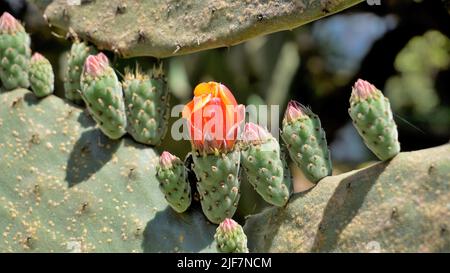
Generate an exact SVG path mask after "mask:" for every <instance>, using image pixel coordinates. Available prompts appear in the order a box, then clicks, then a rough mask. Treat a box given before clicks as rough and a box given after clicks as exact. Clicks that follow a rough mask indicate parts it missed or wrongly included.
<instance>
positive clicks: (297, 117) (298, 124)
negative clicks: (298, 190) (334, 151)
mask: <svg viewBox="0 0 450 273" xmlns="http://www.w3.org/2000/svg"><path fill="white" fill-rule="evenodd" d="M281 137H282V138H283V140H284V142H285V143H286V145H287V148H288V150H289V155H290V156H291V158H292V160H293V161H294V162H295V163H296V164H297V166H298V167H299V168H300V169H301V170H302V171H303V173H304V174H305V176H306V177H307V178H308V179H309V180H310V181H311V182H313V183H317V182H318V181H319V180H320V179H322V178H324V177H325V176H328V175H331V172H332V164H331V157H330V151H329V150H328V146H327V139H326V136H325V131H324V130H323V128H322V126H321V124H320V119H319V117H318V116H317V115H316V114H314V113H313V112H312V111H311V110H310V109H309V108H307V107H305V106H303V105H301V104H300V103H298V102H296V101H290V102H289V104H288V108H287V110H286V114H285V116H284V119H283V128H282V131H281Z"/></svg>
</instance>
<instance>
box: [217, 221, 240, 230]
mask: <svg viewBox="0 0 450 273" xmlns="http://www.w3.org/2000/svg"><path fill="white" fill-rule="evenodd" d="M238 225H239V224H238V223H236V222H235V221H234V220H233V219H231V218H226V219H225V220H223V222H222V223H220V225H219V228H220V229H222V230H223V231H224V232H232V231H233V230H234V229H235V228H236V227H237V226H238Z"/></svg>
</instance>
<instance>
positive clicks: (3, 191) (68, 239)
mask: <svg viewBox="0 0 450 273" xmlns="http://www.w3.org/2000/svg"><path fill="white" fill-rule="evenodd" d="M0 102H1V104H2V106H1V107H0V170H1V175H0V234H1V236H2V239H1V240H0V252H121V253H124V252H216V245H215V242H214V233H215V229H216V226H215V225H212V224H211V223H209V222H208V221H207V220H206V219H205V217H204V216H203V213H202V211H201V210H200V209H190V210H188V211H187V212H185V213H183V214H178V213H175V212H174V211H173V210H172V209H171V208H170V207H168V206H167V202H166V201H165V200H164V196H163V194H161V192H160V191H159V190H157V188H158V184H159V183H158V181H157V179H156V177H155V175H156V165H157V164H158V155H157V154H156V153H155V151H154V150H153V149H151V148H149V147H146V146H144V145H140V144H137V143H136V142H134V141H133V140H132V139H131V138H122V139H121V140H110V139H108V138H107V137H106V136H104V135H103V134H102V133H101V132H100V130H99V129H96V128H95V123H94V122H93V121H92V120H91V119H90V118H89V117H88V115H87V114H86V112H84V111H82V110H81V109H79V108H78V107H74V106H73V105H71V104H70V103H68V102H67V101H64V100H62V99H60V98H57V97H55V96H53V95H50V96H47V97H46V98H45V99H42V100H39V99H37V97H36V96H34V95H33V94H32V93H31V92H30V91H28V90H25V89H18V90H14V91H11V92H6V93H2V94H0Z"/></svg>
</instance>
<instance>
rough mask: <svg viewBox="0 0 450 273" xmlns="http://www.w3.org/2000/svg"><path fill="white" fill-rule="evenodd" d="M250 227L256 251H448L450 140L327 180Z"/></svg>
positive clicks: (250, 239)
mask: <svg viewBox="0 0 450 273" xmlns="http://www.w3.org/2000/svg"><path fill="white" fill-rule="evenodd" d="M424 158H426V159H427V160H426V161H424V160H423V159H424ZM244 231H245V233H246V234H247V236H248V243H249V249H250V251H252V252H370V251H376V252H449V251H450V236H449V232H450V144H446V145H443V146H440V147H436V148H430V149H426V150H421V151H415V152H405V153H400V154H399V155H398V156H396V157H394V158H393V159H392V160H391V161H389V162H380V163H376V164H374V165H372V166H370V167H367V168H365V169H362V170H357V171H352V172H349V173H346V174H342V175H338V176H332V177H326V178H324V179H323V180H322V181H320V182H319V183H318V184H317V186H315V187H314V188H313V189H311V190H309V191H307V192H304V193H298V194H295V195H293V196H292V197H291V200H290V201H289V203H288V205H287V206H286V208H269V209H267V210H265V211H263V212H262V213H260V214H257V215H254V216H251V217H250V218H249V219H248V221H247V223H246V225H245V226H244Z"/></svg>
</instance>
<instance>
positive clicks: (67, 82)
mask: <svg viewBox="0 0 450 273" xmlns="http://www.w3.org/2000/svg"><path fill="white" fill-rule="evenodd" d="M92 54H96V50H95V49H94V48H93V47H91V46H88V45H87V44H86V43H84V42H79V41H75V42H74V43H73V44H72V47H71V49H70V52H69V53H68V55H67V66H66V70H65V71H64V92H65V97H66V99H68V100H70V101H71V102H73V103H76V104H82V103H83V99H82V98H81V94H80V92H81V86H80V79H81V73H82V71H83V65H84V61H85V60H86V58H87V57H88V56H89V55H92Z"/></svg>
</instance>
